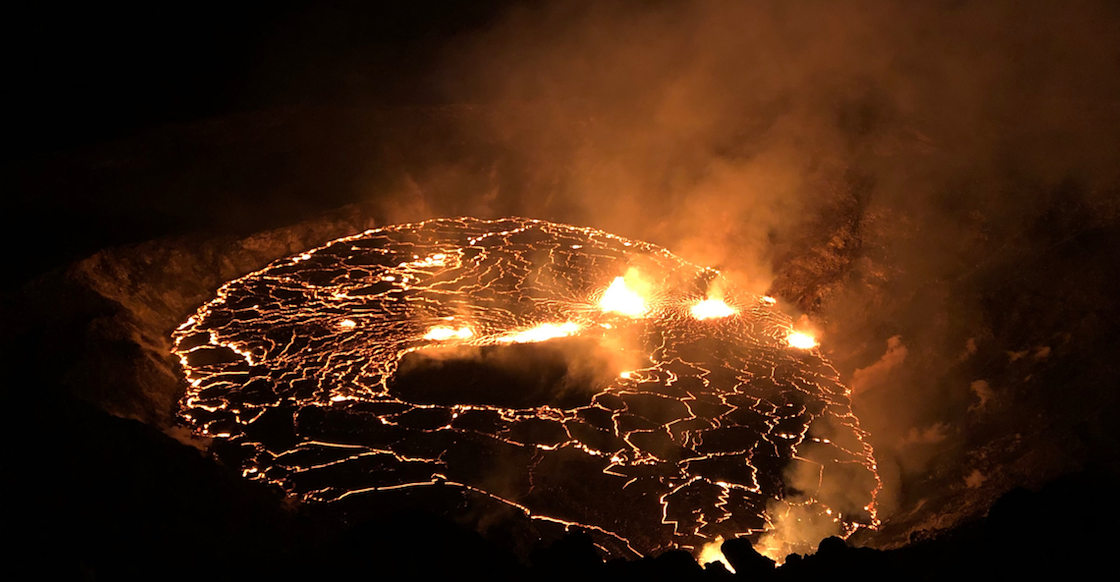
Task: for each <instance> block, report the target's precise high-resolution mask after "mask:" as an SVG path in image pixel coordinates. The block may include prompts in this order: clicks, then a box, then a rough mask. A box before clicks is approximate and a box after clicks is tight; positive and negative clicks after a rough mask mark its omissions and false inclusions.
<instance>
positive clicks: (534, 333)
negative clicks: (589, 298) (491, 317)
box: [498, 321, 580, 344]
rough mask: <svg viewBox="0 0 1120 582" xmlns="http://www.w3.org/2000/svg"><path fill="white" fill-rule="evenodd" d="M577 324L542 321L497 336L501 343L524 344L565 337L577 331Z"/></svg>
mask: <svg viewBox="0 0 1120 582" xmlns="http://www.w3.org/2000/svg"><path fill="white" fill-rule="evenodd" d="M579 329H580V328H579V324H578V323H573V322H571V321H569V322H566V323H561V324H555V323H542V324H540V325H538V326H537V327H534V328H532V329H527V330H525V331H520V332H517V333H513V334H510V335H506V336H502V337H500V338H498V341H500V342H503V343H515V344H524V343H531V342H543V341H545V340H550V339H554V338H558V337H566V336H569V335H572V334H574V333H576V332H578V331H579Z"/></svg>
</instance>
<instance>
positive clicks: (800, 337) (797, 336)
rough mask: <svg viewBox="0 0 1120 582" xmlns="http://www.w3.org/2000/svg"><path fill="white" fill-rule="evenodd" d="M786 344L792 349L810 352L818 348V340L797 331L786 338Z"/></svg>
mask: <svg viewBox="0 0 1120 582" xmlns="http://www.w3.org/2000/svg"><path fill="white" fill-rule="evenodd" d="M786 342H787V343H789V345H790V347H793V348H797V349H800V350H808V349H810V348H815V347H817V339H816V338H814V337H813V336H811V335H809V334H807V333H801V332H799V331H795V332H792V333H790V334H789V335H788V336H786Z"/></svg>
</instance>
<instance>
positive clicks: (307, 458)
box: [174, 218, 878, 556]
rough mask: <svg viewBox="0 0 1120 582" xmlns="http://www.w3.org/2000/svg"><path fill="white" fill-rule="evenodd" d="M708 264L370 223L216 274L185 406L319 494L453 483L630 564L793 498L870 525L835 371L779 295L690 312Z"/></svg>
mask: <svg viewBox="0 0 1120 582" xmlns="http://www.w3.org/2000/svg"><path fill="white" fill-rule="evenodd" d="M620 272H621V273H625V275H624V276H623V277H618V276H617V274H618V273H620ZM717 276H718V274H717V273H716V272H715V271H712V270H710V269H705V268H701V267H698V266H696V265H692V264H690V263H688V262H685V261H683V260H681V259H679V258H678V257H676V256H674V255H673V254H671V253H669V252H668V251H666V250H664V249H662V248H660V247H656V246H654V245H650V244H648V243H643V242H639V241H630V240H627V239H623V238H621V237H617V236H614V235H611V234H609V233H606V232H603V231H599V230H595V229H590V228H578V227H572V226H566V225H561V224H555V223H549V222H544V221H537V220H527V219H502V220H493V221H485V220H477V219H469V218H459V219H439V220H431V221H426V222H423V223H419V224H406V225H400V226H392V227H386V228H382V229H377V230H371V231H367V232H365V233H362V234H359V235H355V236H352V237H347V238H344V239H340V240H337V241H334V242H331V243H329V244H327V245H325V246H323V247H320V248H317V249H314V250H311V251H308V252H305V253H302V254H300V255H297V256H296V257H293V258H291V259H287V260H281V261H277V262H275V263H273V264H272V265H270V266H268V267H267V268H265V269H263V270H261V271H258V272H256V273H251V274H249V275H247V276H245V277H242V278H241V279H238V280H235V281H232V282H230V283H228V284H226V285H225V286H223V287H222V288H221V289H220V290H219V291H218V297H217V298H216V299H215V300H213V301H212V302H210V303H208V304H207V305H205V306H203V307H202V308H200V309H199V311H198V313H197V314H196V315H194V316H193V317H191V318H190V319H189V320H187V322H186V323H184V324H183V325H182V326H181V327H180V328H179V329H178V330H177V331H176V332H175V334H174V339H175V348H174V351H175V353H176V354H177V355H178V357H179V358H180V361H181V362H182V365H183V368H184V370H185V372H186V375H187V379H188V380H189V383H190V388H189V389H188V391H187V394H186V396H185V397H184V399H183V401H182V409H181V413H180V414H181V418H182V419H183V420H184V421H185V422H186V423H188V424H190V425H191V426H193V427H194V428H195V430H196V433H197V434H199V435H200V436H205V437H213V438H221V439H227V440H229V441H232V442H234V443H236V444H237V445H239V446H238V447H237V449H238V450H239V451H241V454H242V455H243V456H242V457H241V458H239V459H237V461H238V462H239V463H241V470H242V473H243V474H244V475H245V476H247V477H249V478H253V479H260V480H264V481H267V482H270V483H273V484H276V485H277V486H279V487H282V488H283V489H284V490H285V491H287V492H288V493H289V494H291V495H293V496H296V497H298V498H300V499H302V500H305V501H313V502H323V503H331V504H358V505H361V504H362V503H363V500H371V499H373V498H374V497H375V496H377V495H379V494H381V493H382V492H387V491H400V490H412V491H413V492H414V494H415V495H423V494H424V492H425V491H428V490H431V488H432V487H433V486H434V485H436V484H439V485H440V486H441V487H442V488H448V487H450V488H453V489H455V490H457V491H460V492H461V493H462V495H464V496H466V497H467V498H468V499H474V500H478V501H480V502H482V501H486V502H494V501H496V502H499V503H502V504H505V505H507V506H509V507H511V508H514V509H515V510H516V511H518V512H520V513H521V514H523V515H524V516H525V517H527V518H528V519H530V520H532V522H533V523H535V524H537V525H536V527H547V526H551V527H558V528H576V529H580V530H583V531H586V532H588V533H589V534H590V535H592V537H593V538H594V539H595V540H596V543H598V544H599V545H600V546H601V547H603V548H605V549H606V550H607V551H608V552H609V553H611V554H612V555H618V556H635V555H641V554H649V553H654V552H658V551H663V550H665V549H670V548H674V547H685V548H691V549H694V550H695V551H698V552H700V551H702V550H701V548H702V547H704V545H705V544H709V543H711V542H712V540H715V539H719V538H720V537H722V538H724V539H731V538H733V537H742V536H747V537H749V538H752V539H754V538H757V537H758V536H761V535H763V534H765V533H766V532H768V531H769V532H775V531H777V532H782V533H783V535H784V532H785V531H786V529H788V528H785V529H783V528H784V526H785V524H786V521H787V520H786V517H785V515H786V513H788V512H776V510H775V508H778V507H783V504H784V505H790V506H795V507H797V508H798V509H797V510H798V511H800V512H803V513H805V514H806V515H814V516H822V515H826V516H831V517H830V518H829V519H828V520H827V521H828V523H829V524H830V527H831V528H832V529H831V530H830V533H839V534H841V535H846V534H850V533H851V532H852V531H854V530H855V529H857V528H859V527H863V526H873V525H875V524H876V523H877V520H876V515H875V508H874V498H875V494H876V491H877V489H878V478H877V475H876V473H875V461H874V459H873V457H872V451H871V448H870V446H868V445H867V444H866V442H865V437H866V433H864V432H863V431H862V430H861V429H860V427H859V423H858V421H857V419H856V418H855V416H854V415H853V414H852V412H851V407H850V401H849V399H848V391H847V389H846V388H845V387H844V386H843V385H841V384H840V383H839V381H838V375H837V373H836V371H835V370H834V369H833V368H832V367H831V366H830V365H829V364H828V363H827V362H826V361H825V360H823V359H822V357H821V356H820V354H819V351H818V350H809V351H805V350H801V349H791V348H790V346H789V345H788V344H787V340H788V337H789V336H790V334H791V333H792V332H793V329H792V325H793V323H792V321H791V320H790V318H789V317H788V316H787V315H786V314H784V313H782V312H781V311H780V310H778V309H777V308H776V307H775V305H774V303H773V302H772V301H769V300H767V298H763V297H759V296H755V295H750V294H744V293H740V292H739V291H737V290H736V289H735V288H734V287H732V286H726V287H725V288H723V289H722V290H721V292H722V294H723V299H722V300H720V302H719V303H718V305H723V306H725V307H726V306H730V305H735V306H737V309H736V310H734V311H733V312H732V313H726V312H724V313H723V315H721V316H719V317H713V318H709V319H704V320H698V319H697V318H696V317H695V316H694V311H693V310H694V309H695V307H696V306H697V305H698V304H702V303H704V302H705V298H707V297H708V291H709V290H710V287H711V282H712V281H713V279H715V278H716V277H717ZM616 297H617V298H620V299H619V301H618V303H615V302H614V301H615V298H616ZM708 301H710V299H709V300H708ZM616 305H617V306H619V308H618V309H613V308H612V309H607V308H606V307H608V306H610V307H614V306H616ZM634 305H640V309H638V308H632V307H633V306H634ZM626 306H631V307H626ZM721 311H725V310H721ZM638 315H640V317H637V316H638ZM346 321H349V322H352V325H351V324H345V325H344V324H342V323H341V322H346ZM480 378H481V380H480ZM794 490H796V492H797V493H796V494H795V495H794V494H791V493H790V491H794ZM708 552H709V554H710V552H711V550H708Z"/></svg>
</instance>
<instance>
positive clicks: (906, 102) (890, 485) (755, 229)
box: [384, 0, 1120, 516]
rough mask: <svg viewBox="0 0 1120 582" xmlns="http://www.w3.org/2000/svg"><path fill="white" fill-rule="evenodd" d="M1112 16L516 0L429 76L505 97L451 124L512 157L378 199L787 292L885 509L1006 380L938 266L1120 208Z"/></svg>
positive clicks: (965, 261)
mask: <svg viewBox="0 0 1120 582" xmlns="http://www.w3.org/2000/svg"><path fill="white" fill-rule="evenodd" d="M1117 22H1120V7H1118V5H1117V4H1115V3H1108V2H1066V3H1054V2H1042V1H1027V2H1023V1H1010V0H1006V1H991V2H948V1H945V2H921V3H915V2H905V3H899V2H887V1H875V0H869V1H857V2H843V3H840V2H799V3H790V2H785V1H759V2H737V1H718V0H717V1H703V2H700V1H696V2H639V1H631V2H610V3H603V2H590V1H588V2H546V3H530V4H519V5H516V6H515V7H514V8H512V9H510V10H509V11H508V13H506V14H505V15H504V17H503V18H501V19H500V20H499V21H498V22H496V23H495V24H493V25H492V26H490V27H489V28H487V29H486V30H483V31H481V32H477V33H474V34H470V35H466V36H463V37H461V38H458V39H457V40H456V41H455V42H453V43H452V44H451V45H450V46H449V47H448V48H447V51H446V58H445V60H444V65H443V66H442V67H441V68H440V70H439V71H438V72H437V74H436V75H435V77H434V78H435V79H436V82H437V84H438V85H439V86H440V87H441V88H442V90H443V91H444V92H445V94H446V95H447V99H448V100H449V101H451V102H455V103H463V104H464V107H467V108H470V107H473V106H474V105H475V104H478V105H481V106H484V108H485V110H486V111H490V112H491V113H489V114H486V115H479V116H477V117H476V118H472V119H476V121H474V122H472V124H470V126H469V127H467V128H465V129H464V136H452V137H451V138H450V139H465V140H468V141H470V142H471V143H479V144H486V146H487V147H490V148H492V149H493V151H496V152H498V155H497V159H498V161H496V162H493V163H483V164H480V163H478V162H477V160H471V161H469V162H466V163H456V162H449V163H447V164H446V165H442V166H437V167H434V168H431V169H428V170H425V171H420V172H414V173H412V174H410V175H408V176H407V178H406V179H405V180H404V181H403V182H402V187H401V190H400V192H399V193H398V194H399V195H398V196H395V197H390V198H387V199H386V202H385V205H384V209H385V214H386V216H387V217H388V219H389V220H394V221H398V220H411V219H420V218H426V217H428V216H431V215H455V214H473V215H477V216H482V217H489V216H498V215H528V216H534V217H541V218H547V219H550V220H559V221H564V222H570V223H575V224H586V225H589V226H595V227H598V228H603V229H605V230H608V231H612V232H618V233H620V234H623V235H625V236H633V237H636V238H641V239H645V240H649V241H651V242H654V243H657V244H661V245H664V246H666V247H668V248H670V249H671V250H673V251H674V252H676V253H678V254H680V255H681V256H683V257H685V258H686V259H689V260H692V261H694V262H697V263H700V264H706V265H711V266H714V267H717V268H720V269H722V270H723V271H724V273H725V274H726V275H727V276H728V278H729V279H731V280H733V281H734V282H736V283H737V284H738V285H740V286H742V287H746V288H747V289H748V290H751V291H755V292H766V291H768V290H769V291H770V292H771V293H773V294H776V295H779V296H780V297H782V298H783V299H785V300H787V301H791V302H793V303H794V306H793V308H795V309H798V310H800V311H801V312H804V313H807V314H809V315H810V316H811V317H812V319H813V322H814V323H815V324H816V325H817V326H819V327H820V329H821V330H822V332H823V338H822V339H823V343H824V347H825V349H826V350H827V351H829V352H830V354H831V355H832V357H833V359H834V361H835V362H836V363H837V366H838V367H839V369H840V370H841V372H842V374H843V376H844V378H845V379H846V380H850V381H851V384H852V387H853V389H854V390H855V392H856V394H857V396H856V399H855V405H856V407H857V413H858V414H859V416H860V418H861V420H862V421H863V422H864V426H865V427H867V428H868V429H869V430H870V431H871V433H872V438H873V442H874V443H875V446H876V449H877V454H878V456H879V459H880V468H881V471H882V474H883V478H884V485H885V490H884V492H883V494H882V496H881V502H882V503H883V506H884V507H883V508H882V509H883V510H885V511H884V513H883V515H884V516H889V514H890V511H891V508H892V507H893V506H895V505H896V504H897V503H900V502H901V501H900V500H899V499H898V497H899V496H901V495H903V493H902V491H901V488H902V486H901V482H902V481H903V480H904V479H905V478H906V476H907V475H912V474H917V473H921V472H922V471H925V470H927V469H929V464H930V463H933V462H935V461H936V462H941V463H944V464H945V465H946V466H953V465H954V464H959V463H961V462H962V461H961V458H960V454H961V452H960V451H957V450H956V448H957V447H959V446H960V442H959V441H960V439H958V438H955V436H954V435H957V434H958V432H959V430H958V429H959V428H960V424H961V419H962V418H964V417H966V416H967V415H968V414H970V412H969V407H970V406H971V407H972V408H973V410H972V413H973V414H974V413H976V412H977V411H978V410H981V409H983V408H984V406H985V404H987V403H988V401H989V400H990V398H991V394H992V393H991V391H990V389H988V388H987V384H984V385H983V386H981V385H980V384H976V383H975V382H976V380H977V377H975V376H974V377H967V374H966V373H965V372H963V371H961V370H962V369H963V368H962V367H963V366H966V365H968V364H969V362H970V358H971V357H972V356H973V354H975V353H977V351H978V350H981V351H983V350H985V349H991V348H990V342H991V340H992V338H991V336H990V331H986V330H985V329H984V326H983V325H982V324H981V323H978V322H977V319H978V318H977V316H976V313H977V309H978V307H977V305H976V300H975V298H972V297H961V296H959V295H956V296H950V291H949V290H948V288H947V287H946V285H945V284H943V282H944V281H953V280H957V281H959V280H961V278H964V277H967V276H969V274H970V273H972V272H973V271H974V270H975V269H977V268H980V267H981V266H983V265H984V264H985V263H986V262H987V261H989V260H990V257H992V256H994V252H993V250H992V249H994V248H997V247H998V246H999V245H1000V244H1004V243H1005V242H1006V241H1009V240H1013V239H1015V237H1017V236H1021V234H1022V232H1024V230H1025V229H1026V228H1028V226H1029V225H1030V224H1032V221H1035V220H1037V219H1038V217H1039V216H1040V215H1042V214H1043V213H1045V212H1048V211H1050V209H1052V208H1054V207H1055V206H1067V205H1072V206H1075V207H1078V208H1087V209H1088V210H1087V211H1086V214H1087V215H1088V216H1089V217H1090V218H1089V219H1088V220H1089V221H1090V222H1092V221H1094V220H1095V221H1098V223H1099V222H1101V221H1108V220H1114V219H1115V217H1116V216H1117V215H1118V214H1120V212H1118V210H1117V206H1116V204H1115V201H1114V196H1113V195H1114V194H1115V193H1116V192H1117V188H1118V184H1120V170H1117V168H1120V163H1118V162H1120V160H1118V159H1117V157H1118V155H1120V154H1118V152H1117V148H1116V135H1115V131H1116V128H1117V127H1120V109H1118V108H1117V106H1116V104H1117V103H1120V76H1117V75H1116V74H1115V71H1116V69H1117V65H1118V64H1120V37H1118V36H1117V35H1115V34H1114V32H1115V30H1116V23H1117ZM511 176H512V177H511ZM464 184H466V185H467V186H464ZM841 283H844V284H843V285H841ZM885 298H889V299H891V301H890V302H887V301H886V299H885ZM985 334H988V335H985ZM901 338H906V343H905V345H904V344H903V341H902V339H901ZM966 340H967V343H966ZM985 342H988V343H989V345H988V346H985ZM884 343H886V345H887V346H888V347H887V351H886V352H885V353H884V352H883V351H882V347H881V346H883V345H884ZM962 345H965V346H967V347H966V349H965V353H964V355H961V346H962ZM958 364H959V366H958ZM958 376H959V377H958ZM977 397H979V399H980V400H981V403H980V404H979V405H976V399H977ZM919 449H920V450H921V451H925V452H918V451H919ZM967 475H969V472H968V471H967V470H965V472H963V473H962V479H963V478H964V477H963V476H967ZM973 484H976V486H979V481H977V479H975V478H973V479H972V480H971V481H969V486H972V485H973Z"/></svg>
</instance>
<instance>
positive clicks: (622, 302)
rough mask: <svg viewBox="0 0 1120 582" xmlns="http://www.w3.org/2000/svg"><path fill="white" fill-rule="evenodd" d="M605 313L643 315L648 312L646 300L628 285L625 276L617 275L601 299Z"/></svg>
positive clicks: (600, 304) (628, 315) (629, 315)
mask: <svg viewBox="0 0 1120 582" xmlns="http://www.w3.org/2000/svg"><path fill="white" fill-rule="evenodd" d="M599 306H600V307H601V308H602V309H603V312H604V313H618V314H621V315H625V316H627V317H641V316H642V315H644V314H645V312H646V300H645V298H644V297H642V296H641V294H639V293H638V292H637V291H635V290H634V289H631V288H630V286H629V285H627V282H626V278H625V277H615V279H614V281H611V286H610V287H607V290H606V291H605V292H604V293H603V297H602V298H601V299H599Z"/></svg>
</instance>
